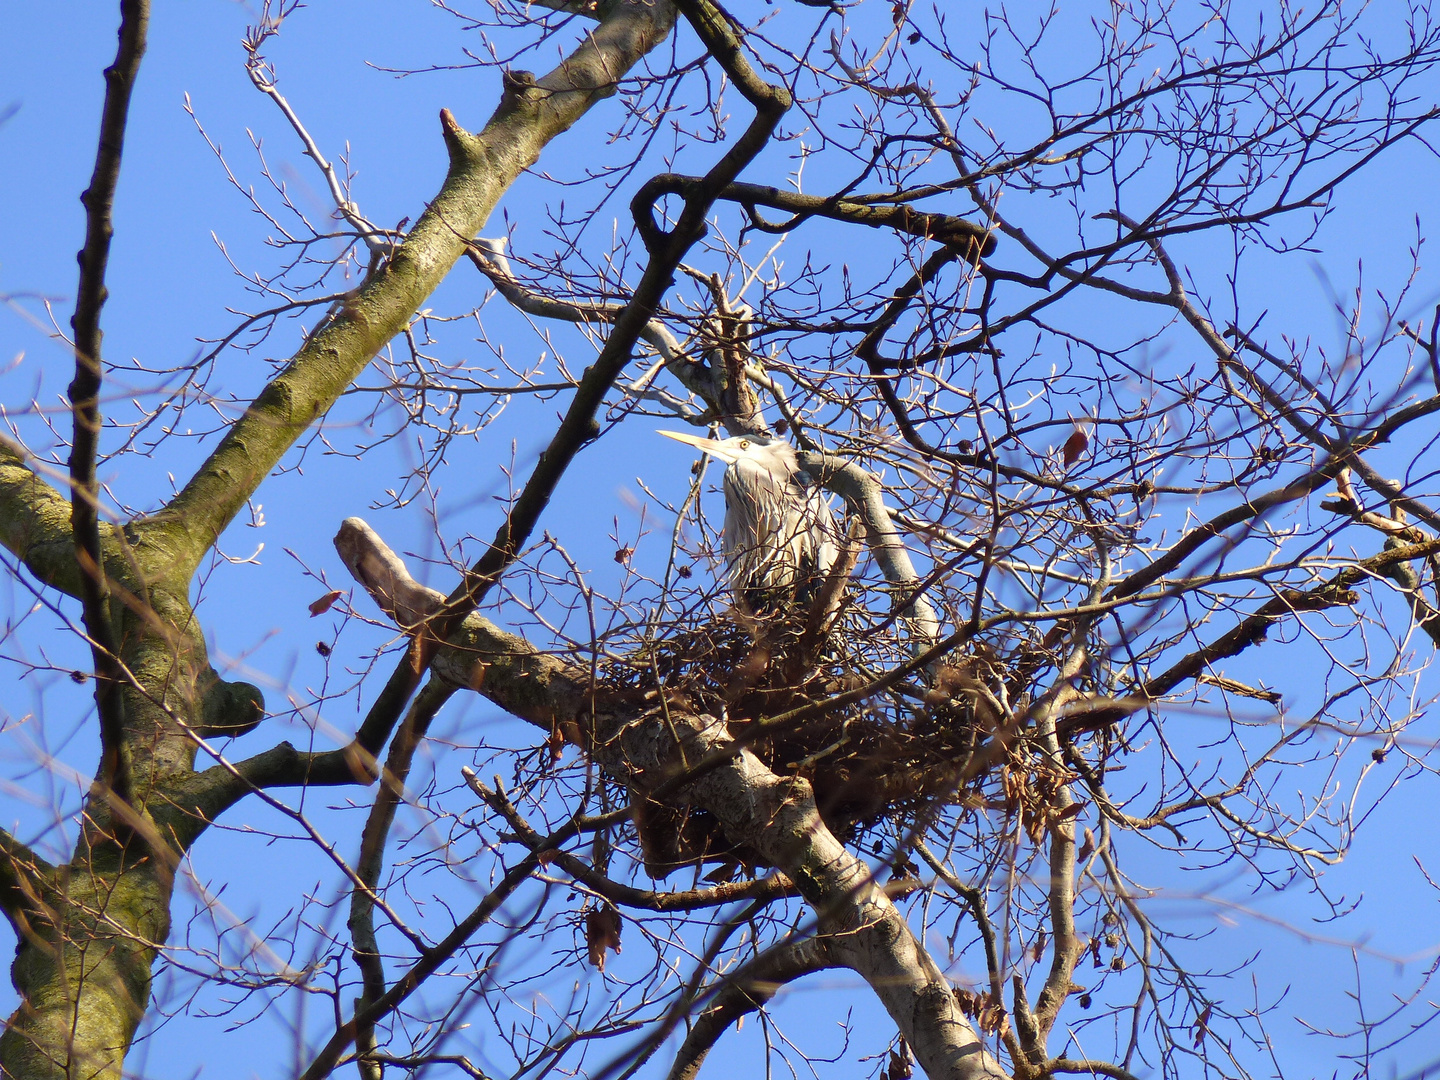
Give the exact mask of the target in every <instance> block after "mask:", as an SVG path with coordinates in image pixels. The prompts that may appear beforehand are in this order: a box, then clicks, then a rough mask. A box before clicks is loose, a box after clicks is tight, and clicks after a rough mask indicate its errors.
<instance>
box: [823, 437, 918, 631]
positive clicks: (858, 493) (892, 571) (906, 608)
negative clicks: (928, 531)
mask: <svg viewBox="0 0 1440 1080" xmlns="http://www.w3.org/2000/svg"><path fill="white" fill-rule="evenodd" d="M800 464H801V465H802V466H803V467H804V468H805V469H806V471H808V472H810V473H812V474H813V475H814V476H815V478H816V479H817V480H818V481H819V482H820V483H821V484H823V485H824V486H825V487H827V488H829V489H830V490H831V491H833V492H835V494H837V495H839V496H840V497H841V498H843V499H844V500H845V501H846V502H847V503H848V504H849V505H850V508H851V509H852V510H854V511H855V513H856V514H857V515H859V517H860V520H861V521H863V522H864V523H865V543H866V544H867V545H868V546H869V548H870V553H871V555H873V556H874V558H875V562H876V564H877V565H878V566H879V567H880V571H881V573H883V574H884V575H885V580H886V581H888V582H889V583H890V584H891V586H893V587H894V589H895V602H896V604H897V606H899V607H900V610H901V612H902V613H903V614H904V616H905V618H906V620H907V621H908V623H909V630H910V640H911V644H912V645H913V646H914V650H915V651H916V652H917V653H918V652H923V651H924V650H926V649H928V648H930V646H932V645H933V644H934V643H935V641H936V640H937V639H938V638H939V637H940V619H939V617H938V616H937V615H936V614H935V609H934V608H933V607H932V606H931V604H930V601H929V600H928V599H926V598H925V596H924V595H923V594H922V593H920V592H917V591H916V589H917V586H918V585H919V584H920V575H919V574H917V573H916V572H915V564H914V563H913V562H911V560H910V552H909V551H908V550H906V548H905V544H904V542H903V541H902V540H901V539H900V534H899V533H898V532H896V530H895V523H894V522H893V521H892V520H891V518H890V512H889V511H888V510H887V509H886V508H885V489H884V488H883V487H882V486H881V485H880V481H878V480H877V479H875V477H873V476H871V475H870V474H869V473H868V472H866V471H865V470H864V469H862V468H861V467H860V466H859V465H857V464H855V463H854V462H853V461H846V460H845V459H844V458H838V457H835V456H834V455H832V454H820V453H813V452H809V451H806V452H802V453H801V454H800Z"/></svg>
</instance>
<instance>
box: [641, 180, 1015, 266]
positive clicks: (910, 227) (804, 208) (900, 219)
mask: <svg viewBox="0 0 1440 1080" xmlns="http://www.w3.org/2000/svg"><path fill="white" fill-rule="evenodd" d="M699 182H700V180H699V178H698V177H694V176H680V175H678V174H676V173H661V174H660V175H659V176H655V177H652V178H651V179H650V180H648V181H647V182H646V184H645V187H644V188H643V189H642V191H644V192H645V193H647V196H648V197H650V198H651V199H652V201H653V200H654V199H659V198H660V197H661V196H663V195H681V196H685V197H688V196H689V195H690V192H691V189H692V188H693V187H694V185H696V184H698V183H699ZM719 198H720V199H722V200H724V201H725V202H734V203H739V204H740V205H741V206H743V207H744V208H745V209H746V210H748V211H750V219H751V222H752V223H753V224H755V225H756V226H757V227H758V228H761V229H763V230H764V231H766V232H788V231H790V230H791V229H793V228H795V227H796V226H798V225H800V224H801V223H802V222H804V221H805V220H806V219H808V218H812V217H822V218H829V219H830V220H832V221H844V222H848V223H850V224H855V225H868V226H870V227H871V228H875V229H894V230H895V231H896V232H899V233H905V234H906V235H909V236H915V237H919V238H920V239H922V240H935V241H938V242H940V243H943V244H946V245H947V246H950V247H953V248H954V249H955V251H956V252H958V253H959V254H960V256H961V257H962V258H964V259H965V260H967V261H968V262H977V261H979V259H980V257H981V256H982V255H989V254H990V253H991V252H992V251H994V250H995V238H994V237H993V236H991V235H990V230H988V229H986V228H985V226H983V225H977V224H976V223H975V222H973V221H968V220H966V219H965V218H961V217H955V216H954V215H953V214H932V213H926V212H925V211H923V210H916V209H914V208H913V207H911V206H910V205H908V204H906V203H900V204H898V205H885V204H877V203H873V202H869V201H863V200H861V199H859V198H857V197H854V196H851V197H848V198H847V197H846V196H843V195H802V194H801V193H799V192H798V191H782V190H781V189H780V188H774V187H768V186H765V185H762V184H742V183H734V184H730V185H729V186H728V187H726V188H725V189H724V190H723V191H721V192H720V194H719ZM757 206H767V207H771V208H772V209H776V210H784V211H785V212H786V213H789V214H793V215H794V217H792V218H791V219H790V220H789V221H785V222H769V221H764V220H763V219H761V218H760V217H759V215H758V214H757V213H756V212H755V207H757Z"/></svg>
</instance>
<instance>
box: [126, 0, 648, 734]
mask: <svg viewBox="0 0 1440 1080" xmlns="http://www.w3.org/2000/svg"><path fill="white" fill-rule="evenodd" d="M672 20H673V14H672V11H671V9H670V6H669V5H668V4H667V3H665V2H664V0H622V2H620V3H616V4H614V5H612V6H611V7H610V9H609V11H608V13H607V15H606V16H605V18H604V19H603V20H602V21H601V22H600V24H599V25H598V26H597V27H595V29H594V30H593V31H592V32H591V33H589V34H588V35H587V36H586V37H585V40H584V41H583V42H582V43H581V44H580V46H579V47H578V48H577V49H576V50H575V52H573V53H572V54H571V55H570V56H568V57H566V59H565V60H564V61H563V62H562V63H561V64H560V66H558V67H557V68H555V70H554V71H552V72H551V73H550V74H548V75H546V76H545V77H544V78H543V79H540V80H538V81H536V82H533V83H532V84H530V85H528V86H523V87H521V86H517V85H515V84H511V85H509V86H508V87H507V89H506V93H505V95H504V97H503V98H502V100H501V102H500V107H499V108H498V109H497V110H496V111H495V114H494V115H493V116H492V117H491V118H490V121H489V122H488V123H487V124H486V126H485V129H484V130H483V131H481V132H480V133H479V134H478V135H472V134H470V133H468V132H466V131H464V130H463V129H462V128H461V127H460V126H459V124H457V123H456V122H455V120H454V118H453V117H451V116H450V114H449V112H448V111H446V112H442V114H441V122H442V125H443V128H444V134H445V141H446V145H447V148H448V150H449V151H450V171H449V174H448V175H447V176H446V178H445V183H444V185H443V186H442V187H441V189H440V192H439V194H437V195H436V197H435V198H434V199H433V200H432V201H431V202H430V204H429V206H428V208H427V209H426V211H425V213H424V214H423V215H421V217H420V220H419V221H418V222H416V224H415V227H414V228H413V229H411V231H410V233H409V235H408V236H406V238H405V241H404V243H403V244H401V245H400V247H399V248H398V249H397V250H396V251H395V253H394V254H393V256H392V257H391V258H390V260H389V261H388V262H387V263H386V264H385V265H384V266H383V267H381V268H380V269H379V270H377V271H376V273H375V274H374V275H373V276H371V277H370V278H369V279H368V280H367V281H366V282H365V284H364V285H363V286H362V287H361V288H360V289H359V290H358V292H357V293H356V295H355V297H354V298H353V299H351V300H350V301H348V302H347V303H346V304H345V305H344V306H343V307H342V308H341V310H340V311H339V312H337V313H336V314H335V315H334V317H332V318H331V319H329V320H328V321H326V322H325V323H324V324H322V325H321V326H320V327H318V328H317V329H316V331H315V332H314V333H313V334H311V336H310V338H309V340H307V341H306V343H305V346H304V347H303V348H302V349H301V350H300V351H299V352H298V353H296V354H295V356H294V357H293V358H292V359H291V360H290V362H289V363H288V364H287V365H286V366H285V369H284V370H283V371H282V372H281V373H280V374H279V375H278V376H277V377H276V378H275V379H274V380H273V381H272V382H271V383H270V385H269V386H267V387H266V388H265V390H264V391H263V392H262V393H261V394H260V396H259V397H258V398H256V399H255V401H254V402H253V403H252V404H251V405H250V407H249V408H248V409H246V411H245V414H244V416H242V417H241V418H240V419H239V420H238V421H236V422H235V423H234V424H233V425H231V427H230V429H229V431H228V432H227V433H226V435H225V438H224V439H223V440H222V441H221V443H220V445H219V446H218V447H217V448H216V449H215V452H214V453H213V454H211V455H210V458H209V460H207V461H206V462H205V464H204V465H202V466H201V468H200V469H199V471H197V472H196V473H195V475H194V476H193V477H192V478H191V480H190V482H189V483H188V484H186V485H185V488H184V489H183V490H182V491H181V492H180V494H179V495H178V496H176V498H175V499H174V500H173V501H172V502H171V504H170V506H169V507H168V508H167V511H166V512H165V513H164V514H162V515H160V517H159V518H158V519H152V520H151V528H152V529H158V528H160V527H161V526H162V525H163V527H164V528H165V529H166V530H167V531H169V532H170V533H171V534H172V541H171V544H170V545H169V546H171V547H172V548H173V551H172V553H171V558H172V560H173V561H174V562H175V563H177V564H179V565H180V566H181V567H182V568H183V569H185V570H186V571H192V570H193V568H194V567H195V565H196V564H197V563H198V561H199V559H200V558H201V557H202V555H203V554H204V552H205V551H207V550H208V549H209V547H210V545H211V544H213V543H214V542H215V539H216V538H217V537H218V536H219V535H220V533H221V532H222V531H223V530H224V529H225V527H226V526H227V525H228V524H229V522H230V521H231V519H232V518H233V517H234V515H235V513H236V512H237V511H238V510H239V508H240V507H241V506H243V505H244V504H245V500H246V499H248V498H249V497H250V495H251V494H252V493H253V492H254V491H255V489H256V488H257V487H258V486H259V484H260V482H261V481H262V480H263V479H264V478H265V477H266V476H267V475H269V473H270V471H271V470H272V469H273V468H274V467H275V465H276V464H277V463H278V462H279V461H280V459H281V457H283V456H284V454H285V452H286V451H287V450H288V449H289V448H290V447H291V446H292V445H293V444H294V443H295V441H296V439H298V438H299V437H300V435H301V433H303V432H304V431H305V430H306V428H308V427H309V426H310V425H311V424H312V423H314V422H315V420H316V419H318V418H319V417H320V416H322V415H323V414H324V413H325V412H326V411H327V410H328V409H329V408H330V407H331V405H333V404H334V402H335V400H336V398H337V397H338V396H339V394H340V393H341V392H342V391H343V390H344V389H345V388H346V387H347V386H348V385H349V384H350V383H351V381H352V380H353V379H354V378H355V376H356V375H358V374H359V373H360V372H361V371H362V370H363V369H364V368H365V366H366V365H367V364H368V363H369V362H370V359H371V358H372V357H373V356H374V355H375V354H376V353H377V352H378V351H379V350H380V349H381V348H383V347H384V346H385V344H386V342H388V341H389V340H390V339H391V338H392V337H393V336H394V335H395V334H397V333H399V332H400V331H401V330H402V329H404V327H405V325H406V323H407V322H408V321H409V319H410V317H411V316H412V315H413V314H414V313H415V311H416V310H417V309H418V308H419V307H420V305H421V303H423V302H424V300H425V298H426V297H427V296H429V295H430V293H431V292H432V291H434V289H435V287H436V286H437V285H439V284H440V282H441V280H442V279H443V278H444V277H445V275H446V274H448V273H449V271H450V269H451V267H452V266H453V265H454V264H455V261H456V260H457V259H458V258H460V256H461V255H462V254H464V252H465V249H466V247H467V245H468V244H469V242H470V239H471V237H473V236H474V235H475V234H476V233H477V232H479V230H480V229H481V228H482V227H483V226H484V224H485V222H486V220H487V219H488V218H489V216H490V211H491V210H492V209H493V208H494V206H495V204H496V202H497V201H498V200H499V199H500V197H501V195H503V194H504V192H505V191H506V189H507V188H509V186H510V184H511V183H512V182H513V181H514V180H515V178H516V177H517V176H518V175H519V174H520V172H521V170H523V169H524V168H526V167H527V166H529V165H530V164H531V163H533V162H534V161H535V160H536V158H537V157H538V156H539V154H540V151H541V150H542V149H543V148H544V147H545V145H546V144H547V143H549V142H550V141H551V140H552V139H554V138H555V137H556V136H557V135H559V134H561V133H562V132H564V131H565V130H567V129H568V128H569V127H570V126H571V125H572V124H574V123H575V121H576V120H578V119H579V118H580V117H581V116H582V115H584V113H585V112H586V111H587V110H588V109H590V107H591V106H593V105H594V104H595V103H596V102H598V101H600V100H602V99H603V98H606V97H608V96H610V95H611V94H613V93H614V92H615V88H616V82H617V79H618V78H619V77H620V76H621V75H623V74H624V73H625V72H626V71H628V70H629V69H630V68H631V67H632V66H633V65H634V64H635V63H636V62H637V61H638V60H639V59H640V58H641V57H642V56H644V55H645V53H647V52H648V51H649V50H650V49H652V48H653V47H654V46H655V45H657V44H658V43H659V42H660V41H661V40H662V39H663V38H664V37H665V36H666V34H667V33H668V32H669V30H670V27H671V25H672ZM397 715H398V713H397Z"/></svg>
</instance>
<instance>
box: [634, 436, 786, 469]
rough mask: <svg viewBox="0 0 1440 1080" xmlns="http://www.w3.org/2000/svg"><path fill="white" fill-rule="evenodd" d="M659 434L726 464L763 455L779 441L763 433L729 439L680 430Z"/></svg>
mask: <svg viewBox="0 0 1440 1080" xmlns="http://www.w3.org/2000/svg"><path fill="white" fill-rule="evenodd" d="M659 434H661V435H664V436H665V437H666V438H669V439H674V440H675V441H676V442H682V443H684V444H685V445H686V446H693V447H695V449H696V450H699V451H701V452H702V453H706V454H709V455H710V456H711V457H713V458H715V459H717V460H719V461H723V462H725V464H726V465H734V464H735V463H736V462H738V461H743V460H746V459H752V460H753V459H759V458H761V457H764V456H765V453H766V451H768V450H769V449H770V448H771V447H773V446H775V445H776V444H777V443H779V442H780V440H779V439H771V438H767V437H766V436H764V435H736V436H735V437H733V438H730V439H705V438H701V437H700V436H699V435H689V434H686V433H685V432H682V431H661V432H659Z"/></svg>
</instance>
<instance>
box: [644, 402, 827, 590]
mask: <svg viewBox="0 0 1440 1080" xmlns="http://www.w3.org/2000/svg"><path fill="white" fill-rule="evenodd" d="M660 434H661V435H667V436H669V437H670V438H672V439H676V440H678V441H679V442H683V443H686V444H688V445H690V446H693V447H695V448H696V449H698V450H703V451H704V452H705V453H707V454H709V455H710V456H711V457H713V458H716V459H718V460H720V461H723V462H725V466H726V468H725V480H724V483H723V485H722V486H723V488H724V491H725V531H724V534H723V536H722V538H721V541H722V544H723V545H724V551H725V561H726V563H727V564H728V567H729V576H730V588H731V590H732V591H733V592H734V594H735V601H736V603H737V604H739V605H740V607H741V608H742V609H744V610H746V611H749V612H751V613H757V614H758V613H763V612H767V611H775V610H777V609H780V608H784V607H787V606H791V605H794V604H797V603H799V604H803V603H805V602H807V601H808V600H809V599H811V598H812V597H813V595H814V594H815V591H816V590H817V589H818V588H819V586H820V584H821V583H822V582H823V581H824V579H825V575H826V574H827V573H828V572H829V570H830V568H831V567H832V566H833V565H834V564H835V559H836V556H837V553H838V544H837V540H838V533H837V530H836V526H835V518H834V515H833V514H831V512H830V504H829V503H828V502H827V501H826V499H825V496H824V493H823V492H822V491H821V490H820V487H819V485H818V484H816V483H815V481H814V479H813V478H812V477H811V476H810V475H809V474H808V473H807V472H805V471H804V470H803V469H802V468H800V462H799V461H798V459H797V458H796V456H795V448H794V447H792V446H791V445H790V444H789V443H787V442H786V441H785V440H783V439H775V438H769V439H767V438H764V437H757V436H754V435H741V436H736V437H735V438H731V439H720V440H716V439H702V438H699V437H698V436H695V435H687V434H682V433H680V432H676V431H662V432H660Z"/></svg>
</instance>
